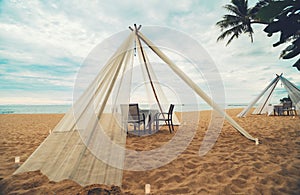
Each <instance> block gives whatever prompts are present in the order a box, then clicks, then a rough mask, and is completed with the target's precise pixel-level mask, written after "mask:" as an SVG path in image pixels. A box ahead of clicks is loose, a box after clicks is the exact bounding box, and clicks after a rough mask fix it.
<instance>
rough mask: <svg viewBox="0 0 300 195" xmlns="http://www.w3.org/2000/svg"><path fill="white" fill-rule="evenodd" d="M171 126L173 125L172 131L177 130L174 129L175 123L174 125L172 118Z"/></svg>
mask: <svg viewBox="0 0 300 195" xmlns="http://www.w3.org/2000/svg"><path fill="white" fill-rule="evenodd" d="M171 127H172V131H173V132H174V131H175V130H174V125H173V121H172V119H171Z"/></svg>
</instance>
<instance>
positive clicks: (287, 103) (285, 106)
mask: <svg viewBox="0 0 300 195" xmlns="http://www.w3.org/2000/svg"><path fill="white" fill-rule="evenodd" d="M291 108H292V102H291V101H290V102H283V109H291Z"/></svg>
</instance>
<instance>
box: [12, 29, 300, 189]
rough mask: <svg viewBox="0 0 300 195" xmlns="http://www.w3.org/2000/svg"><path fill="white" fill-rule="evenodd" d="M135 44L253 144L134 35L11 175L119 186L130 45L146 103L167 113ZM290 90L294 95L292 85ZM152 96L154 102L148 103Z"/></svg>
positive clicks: (176, 69) (153, 76)
mask: <svg viewBox="0 0 300 195" xmlns="http://www.w3.org/2000/svg"><path fill="white" fill-rule="evenodd" d="M140 41H143V43H145V44H146V45H147V46H148V47H149V48H150V49H151V50H153V52H154V53H155V54H156V55H157V56H159V57H160V58H161V60H162V61H163V62H164V63H166V64H167V66H165V67H167V68H168V69H171V70H172V71H173V72H174V73H175V74H176V75H178V77H179V78H181V79H182V80H183V81H184V82H185V83H186V84H187V85H188V86H189V87H190V88H191V89H192V90H194V91H195V92H196V93H197V94H198V95H199V96H200V97H201V98H203V99H204V100H205V101H206V102H207V103H208V104H209V105H210V106H212V107H213V108H214V109H215V110H217V111H218V112H219V114H220V115H222V116H225V118H226V119H227V120H228V121H229V123H230V124H231V125H232V126H233V127H234V128H236V129H237V130H238V131H239V132H240V133H241V134H242V135H244V136H245V137H246V138H248V139H250V140H252V141H255V142H256V143H257V144H258V139H257V138H254V137H252V136H251V135H250V134H249V133H248V132H247V131H246V130H244V129H243V128H242V127H241V126H239V125H238V124H237V123H236V122H235V121H234V120H233V119H232V118H231V117H230V116H228V115H227V114H226V112H224V110H222V109H221V108H220V107H219V106H217V104H216V103H214V102H213V100H212V99H211V98H210V97H209V96H207V95H206V94H205V93H204V92H203V91H202V90H201V89H200V88H199V86H198V85H197V84H196V83H194V82H193V80H192V79H190V78H189V77H188V76H187V75H186V74H185V73H184V72H183V71H182V70H180V68H179V67H178V66H176V65H175V64H174V63H173V62H172V61H171V60H170V59H169V58H168V57H167V56H166V55H165V54H164V53H163V52H162V51H161V50H160V49H159V48H158V47H156V46H155V45H154V44H153V43H152V42H151V41H150V40H149V39H147V38H146V37H145V36H144V35H143V34H142V33H141V32H140V31H137V30H136V31H132V32H131V33H130V34H129V36H128V37H127V38H126V39H125V41H124V42H122V43H121V44H120V47H119V48H118V49H117V50H116V52H115V53H114V54H113V55H112V56H111V57H110V58H109V59H108V61H107V62H106V64H105V66H104V67H103V68H102V69H101V71H100V72H99V73H98V74H97V75H96V77H95V79H94V80H93V81H92V82H91V84H90V85H89V86H88V87H87V89H86V90H85V91H84V92H83V93H82V95H81V96H80V97H79V98H78V99H77V100H76V102H75V103H74V104H73V106H72V108H71V109H70V110H69V111H68V112H67V113H66V114H65V116H64V117H63V118H62V120H61V121H60V122H59V123H58V124H57V126H56V127H55V128H54V130H53V132H52V133H51V134H50V135H49V136H48V137H47V138H46V139H45V141H44V142H43V143H42V144H41V145H40V146H39V147H38V148H37V149H36V151H35V152H34V153H33V154H32V155H31V156H30V157H29V158H28V159H27V160H26V161H25V162H24V163H23V164H22V166H20V167H19V169H17V170H16V172H15V173H14V174H17V173H21V172H26V171H35V170H41V172H42V173H43V174H45V175H47V176H48V177H49V179H50V180H53V181H61V180H64V179H71V180H74V181H76V182H77V183H79V184H80V185H83V186H84V185H90V184H94V183H101V184H106V185H118V186H121V184H122V176H123V169H124V163H125V158H126V157H125V155H126V147H125V144H126V136H127V132H126V130H127V128H128V124H127V117H128V109H127V110H126V109H125V110H124V109H121V107H123V106H124V105H125V107H126V105H127V107H128V105H129V103H130V101H131V86H132V82H133V81H132V80H133V76H134V75H133V69H134V62H133V61H134V51H135V49H136V48H135V46H134V42H138V43H137V47H138V54H139V57H140V59H141V63H140V65H141V66H142V72H143V75H144V83H145V84H146V88H147V91H148V98H149V99H151V98H152V100H150V102H154V103H156V106H158V107H161V109H162V110H163V111H167V109H168V106H169V102H168V99H167V96H166V94H165V93H164V91H163V89H162V87H161V86H160V83H159V81H158V78H157V76H156V74H155V69H154V68H153V67H152V65H151V63H150V61H149V59H148V56H147V54H146V53H144V54H143V55H142V52H145V50H144V51H142V50H141V48H142V45H141V43H140ZM164 65H165V64H164ZM149 84H151V85H152V86H150V85H149ZM290 88H291V89H290V90H292V91H294V89H292V86H290ZM154 97H155V100H156V101H153V99H154ZM297 98H298V97H297ZM160 104H161V106H160ZM175 120H178V119H176V118H175ZM175 123H176V122H175Z"/></svg>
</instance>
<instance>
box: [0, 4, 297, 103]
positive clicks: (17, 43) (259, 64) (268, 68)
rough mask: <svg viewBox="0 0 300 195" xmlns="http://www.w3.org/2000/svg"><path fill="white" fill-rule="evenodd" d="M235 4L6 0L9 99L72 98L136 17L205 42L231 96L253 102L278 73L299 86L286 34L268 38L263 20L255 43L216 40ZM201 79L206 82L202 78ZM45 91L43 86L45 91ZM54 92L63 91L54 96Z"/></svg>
mask: <svg viewBox="0 0 300 195" xmlns="http://www.w3.org/2000/svg"><path fill="white" fill-rule="evenodd" d="M227 3H228V1H227V0H222V1H219V0H212V1H206V0H205V1H204V0H201V1H199V0H188V1H171V0H167V1H159V0H153V1H151V2H146V1H139V0H129V1H122V0H117V1H114V2H113V3H112V2H111V1H108V0H103V1H89V2H82V1H79V0H75V1H36V0H28V1H0V9H1V12H0V16H1V17H0V28H1V29H2V30H1V31H0V41H1V45H0V82H1V83H4V84H2V85H1V87H0V93H1V97H2V100H3V102H6V103H9V100H10V99H11V101H12V102H13V103H16V102H18V100H20V102H21V103H26V101H27V103H30V102H31V103H32V102H38V98H41V99H43V101H44V102H46V101H49V102H64V101H65V102H69V101H70V99H72V97H71V96H72V87H73V85H74V80H76V76H77V72H78V71H79V70H80V67H81V64H82V63H83V62H84V60H85V58H86V57H87V56H88V55H89V53H90V52H91V51H92V50H93V48H94V47H96V46H97V45H98V44H99V43H101V42H102V41H103V40H106V39H107V38H108V37H110V36H111V35H113V34H115V33H117V32H120V31H122V30H127V27H128V26H129V25H131V26H132V25H133V23H137V24H142V25H145V26H147V25H157V26H166V27H170V28H172V29H175V30H178V31H181V32H184V33H186V34H187V35H188V36H190V37H191V38H193V39H194V40H195V41H198V42H199V43H200V44H201V46H202V47H203V48H205V50H206V51H207V53H208V55H210V57H211V59H212V60H213V61H214V63H215V64H216V66H217V69H215V68H211V69H210V67H209V66H207V67H204V68H207V69H206V70H210V71H212V72H216V71H218V72H219V73H220V75H221V76H222V82H223V83H224V85H225V90H226V98H227V101H228V102H230V101H244V102H247V101H249V100H250V99H251V97H252V96H253V94H258V93H259V92H260V90H261V88H262V86H264V85H267V83H268V82H269V81H270V80H272V79H273V77H274V74H275V73H278V74H280V73H284V75H285V76H286V77H287V78H288V79H290V80H291V81H292V82H294V83H296V84H298V86H299V82H300V81H299V76H298V72H297V71H296V70H295V69H294V68H292V67H291V64H292V62H293V61H292V60H290V61H284V60H279V59H278V56H279V53H280V51H281V49H282V48H280V47H279V48H273V47H272V44H273V43H274V42H275V41H276V39H277V38H278V37H271V38H268V37H266V34H265V33H263V32H262V26H255V34H254V43H250V40H249V38H248V37H247V36H246V35H243V36H241V37H240V38H239V39H238V40H234V41H233V42H232V44H231V45H230V46H228V47H225V43H226V42H225V41H222V42H219V43H217V42H216V38H217V37H218V35H219V33H220V31H219V29H217V28H216V27H215V23H216V22H217V21H218V20H220V19H221V17H222V15H224V14H225V13H226V11H225V10H224V9H223V8H222V6H223V5H225V4H227ZM143 28H144V27H143ZM143 28H142V31H143ZM145 28H146V27H145ZM128 31H129V30H128ZM176 41H178V42H177V43H179V44H181V43H180V42H179V40H174V42H176ZM99 55H101V53H100V51H99ZM199 55H200V54H199ZM95 65H96V64H95ZM198 82H199V83H202V84H203V85H205V81H203V80H201V78H198ZM204 87H205V86H204ZM20 90H21V91H22V93H20ZM39 90H42V91H43V94H44V96H43V97H41V96H40V95H39ZM8 91H9V93H8ZM53 92H55V93H57V95H56V96H53V95H52V94H53ZM67 92H68V93H67ZM11 94H13V95H11ZM61 94H62V95H61ZM67 94H69V95H67ZM12 96H14V97H15V98H13V99H12V98H11V97H12ZM30 97H35V98H32V99H30ZM3 98H4V99H3ZM51 98H54V99H53V101H52V100H51ZM24 100H26V101H25V102H24Z"/></svg>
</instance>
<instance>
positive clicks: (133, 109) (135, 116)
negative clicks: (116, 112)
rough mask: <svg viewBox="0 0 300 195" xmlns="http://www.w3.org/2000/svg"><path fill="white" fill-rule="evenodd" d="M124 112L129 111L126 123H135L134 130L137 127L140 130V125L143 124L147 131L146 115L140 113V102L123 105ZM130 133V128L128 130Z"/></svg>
mask: <svg viewBox="0 0 300 195" xmlns="http://www.w3.org/2000/svg"><path fill="white" fill-rule="evenodd" d="M127 106H128V107H127ZM121 110H122V114H123V115H124V113H127V112H128V118H127V120H126V125H127V124H128V123H131V124H133V126H134V131H136V128H138V130H139V132H140V129H141V128H140V126H141V124H143V125H144V131H145V115H144V114H140V110H139V105H138V104H129V105H126V104H125V105H121ZM127 133H128V130H127Z"/></svg>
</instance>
